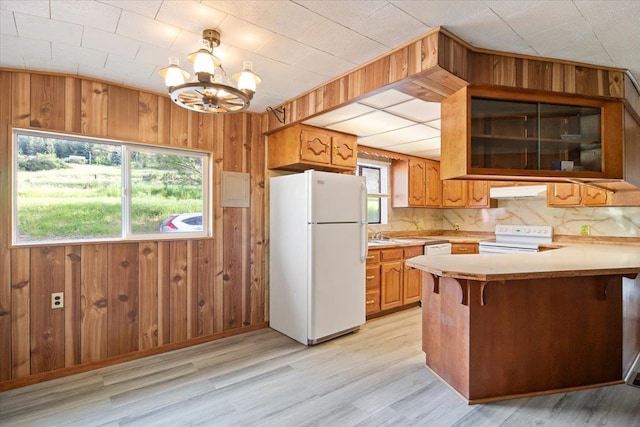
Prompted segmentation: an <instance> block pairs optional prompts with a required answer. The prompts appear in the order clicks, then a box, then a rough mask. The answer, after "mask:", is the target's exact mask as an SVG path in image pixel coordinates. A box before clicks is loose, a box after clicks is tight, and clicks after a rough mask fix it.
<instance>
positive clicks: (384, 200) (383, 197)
mask: <svg viewBox="0 0 640 427" xmlns="http://www.w3.org/2000/svg"><path fill="white" fill-rule="evenodd" d="M361 167H368V168H375V169H379V170H380V193H368V194H367V199H371V198H377V199H378V202H379V206H380V212H379V217H380V222H369V224H371V225H385V224H388V223H389V198H390V197H391V195H390V194H389V188H390V186H391V180H390V176H389V175H390V173H391V163H390V162H383V161H379V160H370V159H360V158H359V159H358V160H357V163H356V175H358V176H362V170H361ZM385 187H386V188H385ZM367 216H368V215H367Z"/></svg>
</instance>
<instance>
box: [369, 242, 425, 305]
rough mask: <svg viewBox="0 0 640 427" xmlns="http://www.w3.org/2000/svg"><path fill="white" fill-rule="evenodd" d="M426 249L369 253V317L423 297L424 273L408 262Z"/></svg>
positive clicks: (417, 248) (382, 250) (414, 247)
mask: <svg viewBox="0 0 640 427" xmlns="http://www.w3.org/2000/svg"><path fill="white" fill-rule="evenodd" d="M423 252H424V247H423V246H409V247H396V248H388V249H374V250H369V255H368V257H367V267H366V314H367V316H371V315H374V314H376V313H379V312H381V311H385V310H391V309H397V308H399V307H402V306H405V305H409V304H414V303H417V302H419V301H420V299H421V297H422V286H421V283H422V275H421V274H420V271H419V270H417V269H414V268H411V267H408V266H406V265H405V260H406V259H408V258H413V257H415V256H418V255H422V254H423Z"/></svg>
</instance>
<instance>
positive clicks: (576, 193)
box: [547, 182, 640, 208]
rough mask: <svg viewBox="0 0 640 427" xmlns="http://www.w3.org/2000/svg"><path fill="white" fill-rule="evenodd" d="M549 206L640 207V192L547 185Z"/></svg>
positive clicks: (576, 185) (563, 184)
mask: <svg viewBox="0 0 640 427" xmlns="http://www.w3.org/2000/svg"><path fill="white" fill-rule="evenodd" d="M547 205H548V206H551V207H561V208H566V207H583V206H640V190H635V191H616V192H614V191H609V190H606V189H602V188H596V187H592V186H588V185H581V184H570V183H560V182H556V183H552V184H547Z"/></svg>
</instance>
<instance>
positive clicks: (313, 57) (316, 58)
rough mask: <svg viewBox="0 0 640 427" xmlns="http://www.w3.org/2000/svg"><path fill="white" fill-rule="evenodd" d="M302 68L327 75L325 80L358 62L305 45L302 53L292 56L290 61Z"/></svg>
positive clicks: (356, 64)
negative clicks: (292, 59) (295, 56)
mask: <svg viewBox="0 0 640 427" xmlns="http://www.w3.org/2000/svg"><path fill="white" fill-rule="evenodd" d="M292 64H293V65H294V66H296V67H298V68H302V69H303V70H309V71H314V72H316V73H318V74H321V75H323V76H326V77H327V80H328V79H330V78H333V77H336V76H339V75H342V74H344V73H346V72H347V71H351V70H353V69H354V68H356V67H357V66H358V65H360V64H358V63H356V62H353V61H350V60H347V59H342V58H338V57H337V56H334V55H331V54H330V53H326V52H322V51H320V50H317V49H314V48H312V47H307V49H305V50H304V52H303V54H302V55H300V56H299V57H297V58H294V62H293V63H292Z"/></svg>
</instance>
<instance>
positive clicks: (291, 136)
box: [267, 125, 357, 172]
mask: <svg viewBox="0 0 640 427" xmlns="http://www.w3.org/2000/svg"><path fill="white" fill-rule="evenodd" d="M356 160H357V139H356V137H355V136H354V135H349V134H345V133H341V132H335V131H331V130H326V129H320V128H316V127H313V126H306V125H295V126H291V127H288V128H285V129H282V130H279V131H277V132H275V133H273V134H271V135H269V146H268V159H267V167H268V168H269V169H284V170H291V171H303V170H306V169H317V170H324V171H337V172H343V171H353V170H355V168H356Z"/></svg>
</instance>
